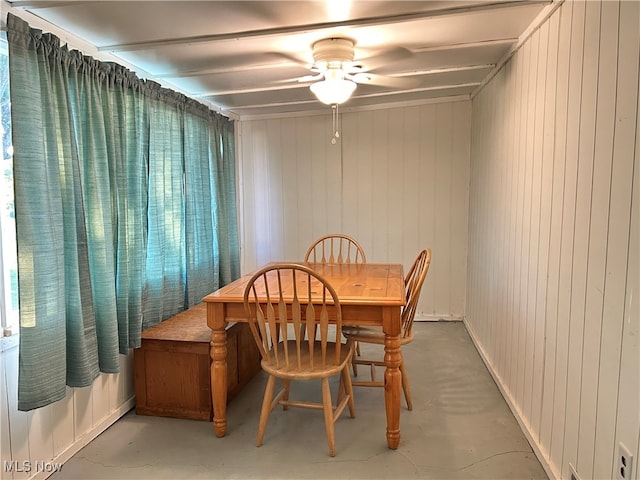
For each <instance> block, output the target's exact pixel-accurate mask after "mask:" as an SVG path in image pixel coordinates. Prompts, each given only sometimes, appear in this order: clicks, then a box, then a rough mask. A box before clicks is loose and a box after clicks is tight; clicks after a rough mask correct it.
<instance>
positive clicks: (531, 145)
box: [466, 1, 640, 479]
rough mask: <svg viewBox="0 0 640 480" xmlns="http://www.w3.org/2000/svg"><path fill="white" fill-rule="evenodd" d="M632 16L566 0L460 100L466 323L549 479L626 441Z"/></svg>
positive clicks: (632, 430) (633, 375) (596, 473)
mask: <svg viewBox="0 0 640 480" xmlns="http://www.w3.org/2000/svg"><path fill="white" fill-rule="evenodd" d="M639 24H640V4H639V3H638V2H627V1H622V2H612V1H603V2H596V1H593V2H585V1H567V2H565V3H563V5H562V6H561V7H560V8H559V9H558V10H557V11H556V12H555V13H554V14H553V15H552V16H551V17H550V18H549V19H548V20H547V22H546V23H545V24H544V25H542V26H541V28H540V29H538V31H537V32H535V33H534V34H533V35H532V36H531V38H530V39H529V40H527V42H525V44H524V45H523V47H522V48H521V49H520V50H519V51H518V52H517V53H516V54H515V55H514V56H513V58H512V59H511V60H510V61H509V62H508V63H507V64H506V65H505V66H504V68H503V70H502V72H500V74H498V75H496V76H495V77H494V79H493V80H492V81H491V82H490V83H489V84H488V85H486V86H485V87H484V88H483V90H482V91H481V92H480V93H479V94H478V95H477V96H476V97H475V98H474V100H473V108H472V110H473V124H472V132H473V135H472V150H471V152H472V153H471V158H472V165H471V184H470V200H469V201H470V207H469V260H468V265H469V273H468V282H469V286H468V292H469V297H468V307H467V317H466V322H467V325H468V327H469V330H470V332H471V334H472V337H473V338H474V341H475V342H476V344H477V345H478V347H479V350H480V352H481V354H482V355H483V358H484V359H485V361H486V362H487V365H488V366H489V368H490V370H491V371H492V373H493V375H494V377H495V378H496V380H497V382H498V384H499V385H500V388H501V390H502V391H503V392H504V393H505V397H506V398H507V401H508V402H509V404H510V405H511V407H512V409H513V411H514V413H515V414H516V416H517V417H518V419H519V421H520V423H521V425H522V426H523V428H524V430H525V432H526V433H527V435H528V437H529V438H530V440H531V441H532V443H533V444H534V447H535V449H536V451H537V453H538V454H539V456H540V457H541V459H542V460H543V462H544V463H545V465H546V467H547V470H548V472H550V474H551V476H553V477H556V478H568V477H569V465H570V464H571V465H573V466H574V467H575V468H576V469H577V473H578V475H580V477H581V478H594V479H604V478H615V471H614V460H615V454H616V452H617V445H618V443H619V442H622V443H624V444H625V445H626V446H627V447H628V448H629V449H630V450H631V452H638V451H640V448H639V445H638V444H639V438H638V436H639V434H638V432H639V431H640V412H639V411H638V404H639V402H640V398H638V397H639V393H638V392H639V390H640V385H639V383H640V379H639V377H640V372H639V369H640V362H639V361H638V360H639V358H640V352H639V347H638V341H637V338H638V335H639V333H638V332H639V330H640V328H639V327H640V319H639V318H638V306H637V303H638V302H637V294H638V263H639V259H638V249H639V243H640V239H639V238H638V235H639V234H638V222H639V219H638V218H637V217H638V216H639V214H638V206H637V203H638V192H637V189H638V160H637V159H638V149H639V147H638V144H640V139H639V138H638V137H639V134H638V127H639V125H640V123H639V120H638V109H639V106H638V105H639V99H638V86H639V83H638V75H639V71H640V25H639ZM497 92H500V94H497ZM634 178H635V179H634ZM634 182H635V183H634ZM496 198H498V199H500V200H499V201H500V202H502V203H504V204H506V207H505V208H504V211H503V212H501V213H499V214H495V212H492V211H490V210H493V209H494V208H495V199H496ZM496 223H497V224H496ZM490 245H491V246H494V248H496V249H498V250H500V251H501V252H503V254H502V255H503V258H499V259H498V263H499V264H500V268H495V263H496V260H495V259H493V258H491V257H490V255H487V252H488V251H489V249H488V247H489V246H490ZM496 289H498V292H496V291H495V290H496ZM496 295H497V297H498V301H497V302H496V301H495V300H494V298H495V297H496ZM636 475H637V468H634V471H633V472H631V478H637V477H636Z"/></svg>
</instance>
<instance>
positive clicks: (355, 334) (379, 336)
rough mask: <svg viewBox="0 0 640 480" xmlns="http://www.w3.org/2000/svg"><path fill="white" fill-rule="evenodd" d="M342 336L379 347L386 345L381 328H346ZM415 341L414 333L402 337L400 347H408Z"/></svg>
mask: <svg viewBox="0 0 640 480" xmlns="http://www.w3.org/2000/svg"><path fill="white" fill-rule="evenodd" d="M342 334H343V335H344V336H345V338H347V339H348V338H351V339H352V340H354V341H356V342H365V343H374V344H377V345H384V332H383V331H382V328H380V327H356V326H345V327H342ZM412 340H413V333H410V334H409V335H407V336H406V337H404V336H401V337H400V345H406V344H407V343H410V342H411V341H412Z"/></svg>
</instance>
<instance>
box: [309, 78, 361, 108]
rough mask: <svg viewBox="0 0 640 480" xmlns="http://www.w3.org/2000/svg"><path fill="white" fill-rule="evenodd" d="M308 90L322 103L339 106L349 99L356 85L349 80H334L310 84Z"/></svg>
mask: <svg viewBox="0 0 640 480" xmlns="http://www.w3.org/2000/svg"><path fill="white" fill-rule="evenodd" d="M309 88H310V89H311V91H312V92H313V94H314V95H315V96H316V97H317V98H318V100H320V101H321V102H322V103H326V104H327V105H339V104H341V103H344V102H346V101H347V100H349V98H351V95H352V94H353V92H354V90H355V89H356V84H355V82H352V81H351V80H345V79H344V78H335V79H326V80H322V81H320V82H316V83H312V84H311V86H310V87H309Z"/></svg>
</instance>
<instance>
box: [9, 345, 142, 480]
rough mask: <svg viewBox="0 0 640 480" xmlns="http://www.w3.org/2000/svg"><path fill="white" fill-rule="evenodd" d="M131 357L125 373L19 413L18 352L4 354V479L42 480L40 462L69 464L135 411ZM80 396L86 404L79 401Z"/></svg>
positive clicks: (127, 358)
mask: <svg viewBox="0 0 640 480" xmlns="http://www.w3.org/2000/svg"><path fill="white" fill-rule="evenodd" d="M132 357H133V354H131V355H129V356H121V359H120V360H121V367H122V368H123V370H122V371H121V373H118V374H109V375H107V374H101V375H100V376H99V377H98V378H97V379H96V380H95V381H94V382H93V384H92V385H91V386H90V387H86V388H83V389H72V388H67V396H66V397H65V398H64V399H62V400H60V401H58V402H55V403H53V404H51V405H48V406H46V407H43V408H39V409H35V410H31V411H28V412H20V411H18V409H17V392H18V348H17V347H16V348H11V349H8V350H7V351H4V352H0V383H1V385H2V386H1V387H0V396H1V397H0V412H1V413H0V441H1V442H2V443H1V446H2V449H1V450H0V452H1V455H0V461H1V462H2V464H1V465H0V467H1V471H2V473H0V478H1V479H2V480H5V479H7V480H8V479H13V480H17V479H28V478H44V476H45V474H44V473H43V472H38V471H36V467H35V465H36V462H52V463H62V462H64V461H66V460H68V459H69V458H70V456H71V455H73V454H75V453H76V452H78V451H79V450H80V449H81V448H82V447H84V446H85V445H86V444H87V443H88V442H89V441H91V440H92V439H93V438H95V437H96V436H97V435H98V434H100V433H101V432H102V431H103V430H104V429H105V428H107V427H108V426H109V425H110V424H111V423H113V422H114V421H116V420H117V419H118V418H119V417H120V416H122V415H124V414H125V413H126V412H127V411H128V410H129V409H131V407H133V405H134V384H133V363H132V361H131V360H132ZM125 389H126V390H125ZM78 394H79V395H78ZM80 397H82V398H84V401H79V398H80ZM5 462H8V463H5ZM11 462H16V463H15V464H12V463H11ZM24 462H31V465H32V467H33V468H32V470H31V471H29V470H28V468H25V463H24ZM5 465H7V467H6V468H5ZM9 465H14V467H13V471H9V469H8V466H9Z"/></svg>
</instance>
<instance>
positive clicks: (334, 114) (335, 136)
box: [331, 103, 340, 145]
mask: <svg viewBox="0 0 640 480" xmlns="http://www.w3.org/2000/svg"><path fill="white" fill-rule="evenodd" d="M331 109H332V112H331V114H332V117H333V138H332V139H331V144H332V145H335V144H336V142H337V141H338V138H340V125H339V123H338V122H339V120H340V119H339V117H338V104H337V103H336V104H333V105H331Z"/></svg>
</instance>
